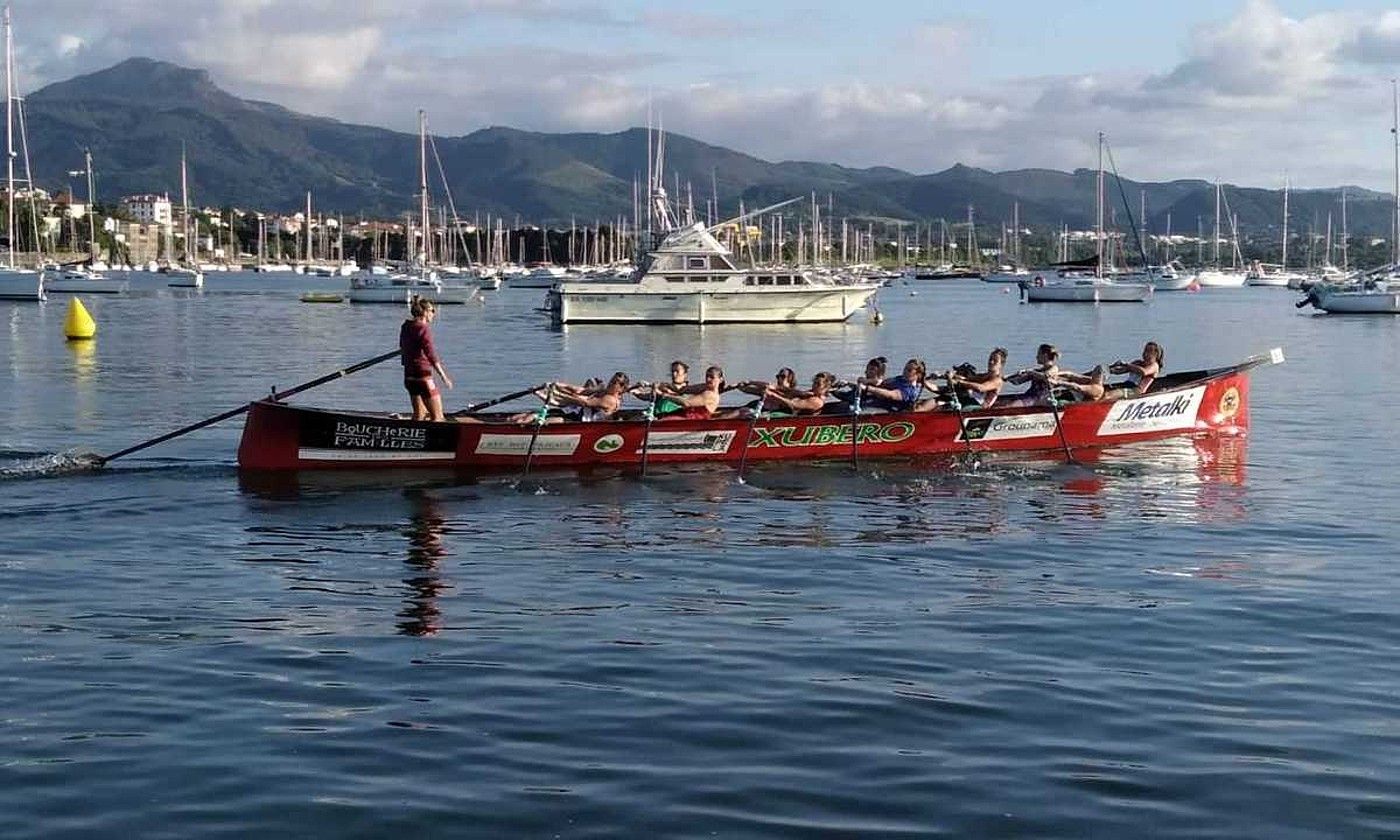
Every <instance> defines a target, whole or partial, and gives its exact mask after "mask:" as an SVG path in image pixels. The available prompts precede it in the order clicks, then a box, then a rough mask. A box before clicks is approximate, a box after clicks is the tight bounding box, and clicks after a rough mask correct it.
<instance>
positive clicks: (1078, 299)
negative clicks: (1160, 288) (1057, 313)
mask: <svg viewBox="0 0 1400 840" xmlns="http://www.w3.org/2000/svg"><path fill="white" fill-rule="evenodd" d="M1037 279H1039V280H1040V282H1039V283H1037V282H1035V281H1031V282H1029V283H1026V282H1022V283H1021V284H1020V286H1021V299H1022V301H1023V302H1025V303H1146V302H1147V301H1148V300H1149V299H1150V298H1151V297H1152V284H1151V283H1150V282H1147V281H1146V280H1141V281H1131V280H1119V279H1110V278H1107V277H1076V276H1072V275H1071V276H1065V277H1056V278H1054V279H1052V280H1044V279H1042V278H1039V277H1038V278H1037Z"/></svg>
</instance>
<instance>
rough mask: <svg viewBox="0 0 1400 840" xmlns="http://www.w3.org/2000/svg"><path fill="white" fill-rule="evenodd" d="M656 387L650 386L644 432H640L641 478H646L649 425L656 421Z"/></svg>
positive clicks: (649, 440) (649, 436)
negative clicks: (649, 400)
mask: <svg viewBox="0 0 1400 840" xmlns="http://www.w3.org/2000/svg"><path fill="white" fill-rule="evenodd" d="M656 397H657V388H656V385H654V384H653V385H652V386H651V404H650V405H648V406H647V425H646V431H644V432H642V478H646V476H647V452H648V450H649V449H650V447H651V424H652V423H653V422H655V421H656Z"/></svg>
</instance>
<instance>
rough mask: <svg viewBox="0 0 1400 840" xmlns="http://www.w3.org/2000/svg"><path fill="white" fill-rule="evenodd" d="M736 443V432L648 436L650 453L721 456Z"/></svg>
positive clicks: (658, 433) (663, 433)
mask: <svg viewBox="0 0 1400 840" xmlns="http://www.w3.org/2000/svg"><path fill="white" fill-rule="evenodd" d="M733 442H734V431H733V430H732V429H731V430H729V431H714V432H652V433H651V434H649V435H647V451H648V452H658V453H659V452H670V453H673V454H676V455H721V454H723V453H725V452H728V451H729V446H730V444H732V443H733Z"/></svg>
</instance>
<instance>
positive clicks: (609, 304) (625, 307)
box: [548, 283, 880, 324]
mask: <svg viewBox="0 0 1400 840" xmlns="http://www.w3.org/2000/svg"><path fill="white" fill-rule="evenodd" d="M879 288H880V287H879V286H877V285H870V284H867V285H852V286H821V287H818V288H812V287H803V288H801V289H798V288H794V289H793V290H791V291H787V290H775V291H766V290H765V291H750V290H745V291H735V290H730V291H719V290H716V291H705V292H698V291H697V292H678V291H673V290H658V291H643V290H640V289H637V288H636V286H635V285H632V284H626V285H623V286H621V287H618V286H617V285H615V284H614V286H613V288H608V286H606V285H604V284H601V283H582V284H575V283H562V284H559V285H558V286H556V287H555V288H554V289H552V290H551V291H550V292H549V300H548V305H549V309H550V311H551V312H552V313H553V316H554V319H555V321H556V322H558V323H560V324H586V323H594V324H726V323H728V324H753V323H804V324H805V323H821V322H838V323H839V322H841V321H845V320H847V319H848V318H850V317H851V316H852V315H854V314H855V313H856V312H857V311H859V310H860V309H862V308H864V306H865V302H866V301H867V300H869V299H870V298H871V297H872V296H873V295H874V294H875V292H876V291H877V290H878V289H879Z"/></svg>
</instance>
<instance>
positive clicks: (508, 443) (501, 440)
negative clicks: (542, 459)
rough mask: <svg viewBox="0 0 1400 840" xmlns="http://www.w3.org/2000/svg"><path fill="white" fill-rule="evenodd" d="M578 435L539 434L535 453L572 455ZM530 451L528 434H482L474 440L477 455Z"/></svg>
mask: <svg viewBox="0 0 1400 840" xmlns="http://www.w3.org/2000/svg"><path fill="white" fill-rule="evenodd" d="M578 442H579V436H578V435H550V434H541V435H539V437H538V438H536V439H535V455H536V456H539V455H572V454H574V451H575V450H576V449H578ZM529 451H530V435H529V434H528V433H527V434H518V435H482V436H481V439H480V440H478V441H477V442H476V454H477V455H525V454H527V453H528V452H529Z"/></svg>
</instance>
